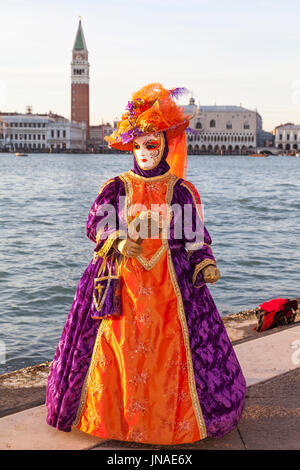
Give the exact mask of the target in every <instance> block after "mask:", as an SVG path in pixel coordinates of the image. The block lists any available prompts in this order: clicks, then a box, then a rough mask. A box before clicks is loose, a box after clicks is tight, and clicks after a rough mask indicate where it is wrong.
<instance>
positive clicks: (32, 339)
mask: <svg viewBox="0 0 300 470" xmlns="http://www.w3.org/2000/svg"><path fill="white" fill-rule="evenodd" d="M131 167H132V157H131V155H47V154H41V155H39V154H34V155H30V156H29V157H28V158H16V157H15V156H14V155H9V154H0V178H1V180H0V227H1V229H0V289H1V296H0V350H1V345H2V347H3V345H5V348H6V363H3V364H0V373H4V372H6V371H10V370H15V369H19V368H21V367H26V366H28V365H33V364H37V363H40V362H43V361H45V360H52V358H53V355H54V352H55V349H56V346H57V343H58V340H59V338H60V335H61V332H62V328H63V326H64V323H65V320H66V317H67V315H68V312H69V309H70V306H71V303H72V300H73V296H74V293H75V289H76V286H77V284H78V281H79V279H80V277H81V275H82V273H83V271H84V269H85V268H86V266H87V264H88V263H89V261H90V259H91V257H92V255H93V248H94V245H93V243H92V242H90V241H89V240H88V239H87V238H86V235H85V224H86V219H87V216H88V212H89V210H90V207H91V205H92V203H93V201H94V199H95V198H96V196H97V193H98V190H99V187H100V185H101V184H102V183H103V182H104V181H105V180H106V179H108V178H110V177H112V176H115V175H118V174H120V173H122V172H123V171H126V170H128V169H129V168H131ZM187 179H189V180H190V181H191V182H192V183H194V185H195V186H196V187H197V189H198V191H199V194H200V197H201V199H202V202H203V205H204V215H205V221H206V226H207V228H208V230H209V232H210V235H211V237H212V240H213V248H214V254H215V257H216V259H217V262H218V266H219V268H220V271H221V273H222V279H221V280H220V281H219V282H218V283H216V285H215V286H213V287H210V291H211V293H212V295H213V297H214V300H215V302H216V304H217V306H218V308H219V311H220V313H221V315H228V314H230V313H233V312H236V311H240V310H244V309H247V308H252V307H254V306H257V305H258V304H259V303H261V302H263V301H266V300H269V299H271V298H273V297H279V296H281V297H296V296H299V295H300V292H299V290H300V282H299V264H300V236H299V227H300V197H299V196H300V191H299V190H300V158H295V157H275V156H274V157H273V156H270V157H268V158H251V157H248V156H225V157H219V156H190V157H189V166H188V175H187ZM0 352H1V351H0ZM2 359H3V357H2ZM0 362H1V354H0Z"/></svg>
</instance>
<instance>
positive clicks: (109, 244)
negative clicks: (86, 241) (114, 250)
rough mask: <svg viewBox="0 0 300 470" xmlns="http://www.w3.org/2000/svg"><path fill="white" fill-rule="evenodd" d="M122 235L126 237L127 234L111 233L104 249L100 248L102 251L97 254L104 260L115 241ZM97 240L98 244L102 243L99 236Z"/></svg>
mask: <svg viewBox="0 0 300 470" xmlns="http://www.w3.org/2000/svg"><path fill="white" fill-rule="evenodd" d="M120 235H126V233H125V232H124V230H116V231H115V232H113V233H111V234H110V235H109V236H108V237H107V239H106V241H105V243H104V245H103V246H102V248H100V250H98V251H97V252H96V253H97V255H98V256H101V257H102V258H105V257H106V255H107V253H108V252H109V250H110V249H111V247H112V245H113V243H114V241H115V240H116V239H117V238H119V236H120ZM96 240H97V243H98V242H99V241H100V239H99V237H98V236H97V237H96Z"/></svg>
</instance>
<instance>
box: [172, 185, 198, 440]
mask: <svg viewBox="0 0 300 470" xmlns="http://www.w3.org/2000/svg"><path fill="white" fill-rule="evenodd" d="M178 179H179V178H177V177H175V179H173V181H171V182H170V184H169V187H168V191H167V200H168V201H169V202H170V203H171V201H172V198H173V191H174V185H175V183H176V182H177V181H178ZM167 260H168V268H169V272H170V275H171V281H172V284H173V288H174V291H175V295H176V297H177V306H178V307H177V312H178V316H179V320H180V323H181V328H182V333H183V340H184V346H185V351H186V360H187V366H188V382H189V390H190V395H191V399H192V404H193V408H194V412H195V417H196V420H197V424H198V429H199V433H200V438H201V439H205V438H206V436H207V431H206V425H205V421H204V418H203V414H202V410H201V405H200V403H199V397H198V393H197V388H196V382H195V373H194V367H193V360H192V354H191V347H190V339H189V331H188V326H187V322H186V316H185V311H184V306H183V301H182V295H181V292H180V288H179V285H178V282H177V276H176V272H175V268H174V265H173V261H172V256H171V251H170V248H169V247H168V250H167Z"/></svg>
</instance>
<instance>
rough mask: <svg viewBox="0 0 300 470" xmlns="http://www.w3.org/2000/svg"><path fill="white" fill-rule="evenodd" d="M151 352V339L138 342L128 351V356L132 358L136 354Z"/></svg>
mask: <svg viewBox="0 0 300 470" xmlns="http://www.w3.org/2000/svg"><path fill="white" fill-rule="evenodd" d="M151 352H153V347H152V343H151V341H150V340H149V341H145V342H144V343H139V344H138V345H137V346H136V347H135V348H134V349H133V350H131V351H128V355H129V357H130V358H134V357H135V356H136V355H138V354H143V355H146V354H148V353H151Z"/></svg>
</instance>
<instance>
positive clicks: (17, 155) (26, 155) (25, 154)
mask: <svg viewBox="0 0 300 470" xmlns="http://www.w3.org/2000/svg"><path fill="white" fill-rule="evenodd" d="M15 155H16V157H28V153H19V152H17V153H15Z"/></svg>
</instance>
